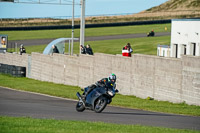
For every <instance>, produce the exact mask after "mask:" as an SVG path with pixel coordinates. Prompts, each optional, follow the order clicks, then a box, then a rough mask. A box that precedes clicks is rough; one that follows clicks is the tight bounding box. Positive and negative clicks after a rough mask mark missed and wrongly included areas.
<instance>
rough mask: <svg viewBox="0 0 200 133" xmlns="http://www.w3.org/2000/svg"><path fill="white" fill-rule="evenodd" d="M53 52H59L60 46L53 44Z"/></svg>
mask: <svg viewBox="0 0 200 133" xmlns="http://www.w3.org/2000/svg"><path fill="white" fill-rule="evenodd" d="M52 49H53V52H52V53H59V51H58V48H57V47H56V46H55V45H52Z"/></svg>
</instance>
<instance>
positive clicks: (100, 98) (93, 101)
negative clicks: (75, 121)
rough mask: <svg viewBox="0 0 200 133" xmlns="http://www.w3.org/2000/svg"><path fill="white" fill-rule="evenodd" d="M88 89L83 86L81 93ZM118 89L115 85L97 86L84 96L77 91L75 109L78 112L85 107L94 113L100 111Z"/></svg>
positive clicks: (110, 100)
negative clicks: (107, 86)
mask: <svg viewBox="0 0 200 133" xmlns="http://www.w3.org/2000/svg"><path fill="white" fill-rule="evenodd" d="M87 90H88V87H86V88H84V90H83V91H84V92H83V94H85V93H86V92H87ZM117 92H118V90H116V89H115V87H112V88H109V89H107V88H105V87H102V86H97V87H96V88H94V89H93V90H92V91H91V92H89V93H88V95H87V96H86V97H85V98H82V96H81V95H80V93H79V92H77V93H76V95H77V97H78V99H79V101H78V103H77V104H76V110H77V111H78V112H83V111H84V110H85V109H89V110H93V111H95V112H96V113H101V112H102V111H103V110H104V109H105V107H106V106H107V104H110V103H111V102H112V98H113V97H114V96H115V94H116V93H117Z"/></svg>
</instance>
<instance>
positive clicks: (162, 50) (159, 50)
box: [157, 45, 170, 57]
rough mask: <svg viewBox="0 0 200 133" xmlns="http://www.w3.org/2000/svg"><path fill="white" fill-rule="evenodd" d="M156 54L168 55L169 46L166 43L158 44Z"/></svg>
mask: <svg viewBox="0 0 200 133" xmlns="http://www.w3.org/2000/svg"><path fill="white" fill-rule="evenodd" d="M157 55H158V56H162V57H170V46H168V45H158V46H157Z"/></svg>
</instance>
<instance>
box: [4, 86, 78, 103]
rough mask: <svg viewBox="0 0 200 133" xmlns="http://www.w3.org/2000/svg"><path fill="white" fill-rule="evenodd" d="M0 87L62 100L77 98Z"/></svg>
mask: <svg viewBox="0 0 200 133" xmlns="http://www.w3.org/2000/svg"><path fill="white" fill-rule="evenodd" d="M0 87H2V88H4V89H8V90H13V91H19V92H24V93H30V94H35V95H41V96H47V97H51V98H57V99H62V100H68V101H76V102H77V101H78V100H74V99H70V98H63V97H57V96H51V95H48V94H42V93H38V92H31V91H25V90H17V89H13V88H8V87H4V86H0Z"/></svg>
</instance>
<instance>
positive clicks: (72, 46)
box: [69, 0, 74, 55]
mask: <svg viewBox="0 0 200 133" xmlns="http://www.w3.org/2000/svg"><path fill="white" fill-rule="evenodd" d="M69 45H70V44H69ZM73 48H74V0H73V1H72V45H71V55H73Z"/></svg>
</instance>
